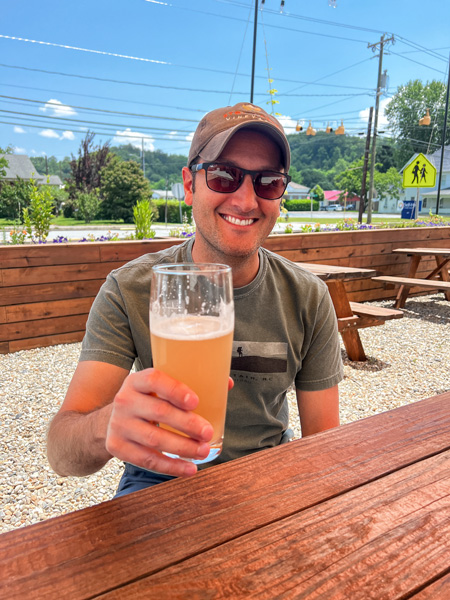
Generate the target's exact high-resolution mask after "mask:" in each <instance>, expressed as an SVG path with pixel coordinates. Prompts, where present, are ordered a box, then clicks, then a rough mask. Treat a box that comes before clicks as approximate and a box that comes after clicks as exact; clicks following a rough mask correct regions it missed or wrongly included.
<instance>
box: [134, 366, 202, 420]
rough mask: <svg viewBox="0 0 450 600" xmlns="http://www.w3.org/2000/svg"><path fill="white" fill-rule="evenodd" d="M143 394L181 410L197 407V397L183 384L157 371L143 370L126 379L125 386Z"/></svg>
mask: <svg viewBox="0 0 450 600" xmlns="http://www.w3.org/2000/svg"><path fill="white" fill-rule="evenodd" d="M128 385H132V386H133V388H134V389H135V390H136V391H138V392H141V393H143V394H154V395H156V396H159V398H162V399H164V400H167V399H170V402H171V403H172V404H173V405H174V406H178V408H182V409H183V410H193V409H194V408H196V407H197V405H198V401H199V400H198V396H197V395H196V394H195V393H194V392H193V391H192V390H191V389H190V388H189V387H188V386H187V385H185V384H184V383H182V382H180V381H177V380H176V379H173V378H172V377H169V375H166V374H165V373H163V372H162V371H158V370H157V369H145V370H144V371H140V372H139V373H133V374H132V375H130V376H129V378H127V386H128Z"/></svg>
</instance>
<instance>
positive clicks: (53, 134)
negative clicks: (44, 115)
mask: <svg viewBox="0 0 450 600" xmlns="http://www.w3.org/2000/svg"><path fill="white" fill-rule="evenodd" d="M39 135H42V137H46V138H55V139H57V140H59V135H58V134H57V133H56V131H53V129H43V130H42V131H40V132H39Z"/></svg>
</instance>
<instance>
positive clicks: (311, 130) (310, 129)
mask: <svg viewBox="0 0 450 600" xmlns="http://www.w3.org/2000/svg"><path fill="white" fill-rule="evenodd" d="M306 135H316V130H315V129H313V126H312V125H311V121H310V122H309V125H308V129H307V130H306Z"/></svg>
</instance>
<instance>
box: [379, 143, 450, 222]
mask: <svg viewBox="0 0 450 600" xmlns="http://www.w3.org/2000/svg"><path fill="white" fill-rule="evenodd" d="M416 156H418V153H416V154H414V155H413V156H412V157H411V159H410V160H409V161H408V162H407V163H406V165H404V166H403V167H402V169H401V170H400V173H403V171H404V169H405V168H406V167H407V166H408V165H410V164H411V162H412V161H413V160H414V159H415V158H416ZM425 157H426V158H427V159H428V160H429V161H430V162H431V163H432V164H433V165H434V166H435V167H436V171H437V176H436V186H435V187H434V188H404V189H403V191H402V192H401V194H400V199H399V200H396V199H395V198H386V199H384V200H382V201H381V202H380V203H379V210H380V212H386V213H400V212H401V207H402V206H403V203H404V202H405V200H408V201H409V200H414V202H415V201H416V199H417V189H419V214H422V215H428V214H429V213H430V211H431V212H432V213H433V214H436V201H437V189H438V184H439V169H440V166H441V148H439V150H436V152H433V154H425ZM439 214H440V215H450V146H446V147H445V148H444V162H443V164H442V182H441V193H440V198H439Z"/></svg>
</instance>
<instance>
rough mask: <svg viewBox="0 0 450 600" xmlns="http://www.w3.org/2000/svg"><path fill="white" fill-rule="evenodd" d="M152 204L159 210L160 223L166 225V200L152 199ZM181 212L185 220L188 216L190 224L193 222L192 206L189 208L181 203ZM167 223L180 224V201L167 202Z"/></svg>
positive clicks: (158, 219)
mask: <svg viewBox="0 0 450 600" xmlns="http://www.w3.org/2000/svg"><path fill="white" fill-rule="evenodd" d="M152 204H153V206H155V208H156V209H157V210H158V217H157V221H158V222H159V223H165V221H166V201H165V200H164V199H160V200H155V199H153V198H152ZM181 211H182V217H183V220H184V218H185V216H186V219H187V221H188V223H190V222H191V221H192V206H188V205H187V204H185V203H184V202H182V203H181ZM167 222H168V223H179V222H180V203H179V202H178V200H168V201H167Z"/></svg>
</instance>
